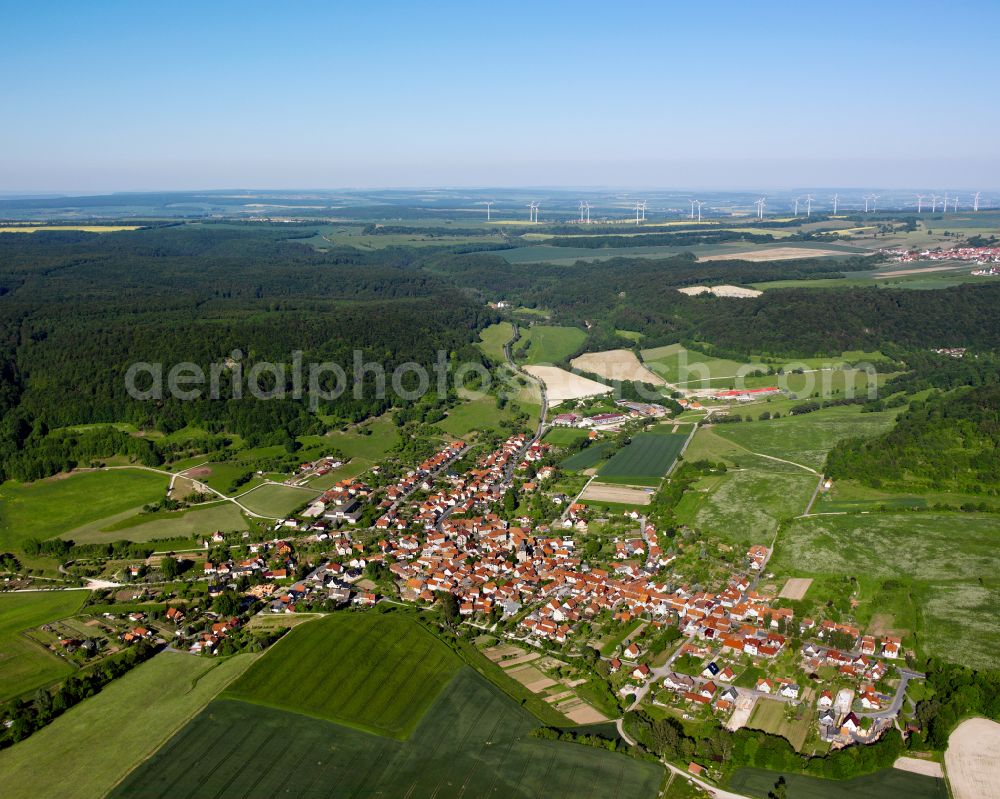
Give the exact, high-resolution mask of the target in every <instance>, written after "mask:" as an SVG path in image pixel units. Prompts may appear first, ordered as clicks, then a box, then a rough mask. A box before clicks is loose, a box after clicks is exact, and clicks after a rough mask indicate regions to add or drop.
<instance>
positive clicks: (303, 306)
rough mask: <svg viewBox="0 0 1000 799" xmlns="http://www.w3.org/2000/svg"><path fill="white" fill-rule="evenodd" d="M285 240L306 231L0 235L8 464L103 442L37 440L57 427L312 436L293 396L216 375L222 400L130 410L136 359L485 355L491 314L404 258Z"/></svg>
mask: <svg viewBox="0 0 1000 799" xmlns="http://www.w3.org/2000/svg"><path fill="white" fill-rule="evenodd" d="M308 233H309V232H308V231H307V233H306V235H308ZM289 235H291V236H293V237H294V236H301V235H303V234H302V232H301V231H299V230H293V231H288V233H284V232H282V233H278V232H275V231H274V230H273V229H272V230H253V229H249V230H243V229H237V230H234V229H228V228H213V227H210V226H209V227H204V228H196V227H186V228H184V227H182V228H177V227H175V228H162V229H152V230H143V231H136V232H134V233H115V234H108V235H104V236H97V235H93V234H86V233H65V232H55V231H53V232H46V233H42V234H34V235H31V236H22V235H19V236H0V281H2V283H3V285H4V286H6V288H7V293H6V294H5V295H4V296H3V297H0V370H2V377H3V384H2V385H3V390H2V392H0V410H2V411H3V422H2V424H0V463H2V464H4V465H5V468H4V471H5V472H6V473H8V474H10V473H14V474H17V475H18V476H21V477H34V476H40V475H41V474H44V473H51V471H52V470H53V469H55V468H56V467H57V466H58V465H60V464H62V465H66V464H67V463H71V462H72V459H73V458H75V457H76V456H77V455H80V456H82V455H84V454H87V455H96V454H98V453H97V450H99V449H100V446H98V444H100V445H107V444H112V443H115V442H114V441H112V438H114V437H113V436H112V437H108V436H107V435H104V436H103V437H101V438H99V439H97V440H94V441H91V440H90V438H91V437H92V436H93V434H88V435H86V436H83V437H82V439H81V436H80V435H78V434H72V435H61V436H49V435H48V430H51V429H54V428H59V427H63V426H69V425H78V424H85V423H99V422H132V423H134V424H136V425H137V426H138V427H140V428H146V429H158V430H161V431H164V432H170V431H172V430H177V429H179V428H182V427H184V426H186V425H195V426H198V427H202V428H204V429H207V430H209V431H210V432H213V433H221V432H223V431H226V432H230V433H237V434H239V435H241V436H242V437H244V438H245V439H246V440H247V441H248V442H249V443H251V444H274V443H282V442H284V441H287V440H288V439H289V438H292V437H294V436H297V435H302V434H305V433H315V432H320V431H322V429H323V426H322V425H320V424H319V423H318V421H317V420H316V418H315V416H314V415H313V414H311V413H310V412H309V409H308V408H307V405H306V401H305V400H302V401H295V400H292V399H284V400H271V401H268V402H259V401H257V400H255V399H253V398H247V399H242V400H239V399H232V398H231V397H232V392H231V391H230V390H229V386H230V384H231V379H230V378H231V373H230V372H229V371H228V370H227V371H226V372H225V373H224V374H223V376H222V381H221V382H222V386H221V387H222V392H221V394H222V397H223V398H222V399H220V400H210V399H207V398H203V399H198V400H195V401H184V402H182V401H179V400H171V399H169V398H168V399H164V400H163V401H159V402H154V401H149V402H138V401H136V400H133V399H132V398H130V397H129V396H128V394H127V392H126V388H125V372H126V370H127V368H128V367H129V365H130V364H132V363H135V362H139V361H142V362H150V363H162V364H164V371H166V370H167V369H169V368H170V367H171V366H173V365H174V364H177V363H181V362H191V363H195V364H198V365H199V366H201V367H202V368H203V369H205V370H206V372H207V371H208V369H209V367H210V365H211V364H213V363H218V362H221V361H223V360H224V359H226V358H227V357H228V356H230V355H231V353H233V352H234V351H236V350H238V351H240V352H242V353H243V358H242V361H241V362H242V363H244V364H246V366H247V368H249V366H250V365H252V364H253V363H255V362H258V361H270V362H275V363H281V364H288V363H289V362H290V361H291V358H292V354H293V352H295V351H302V353H303V355H302V358H303V360H304V362H305V363H309V362H311V361H317V362H326V361H332V362H334V363H337V364H339V365H340V366H342V367H343V368H344V369H345V371H346V372H347V373H348V375H350V374H351V372H352V365H353V351H354V350H360V351H361V352H362V356H363V358H364V360H365V361H371V362H377V363H379V364H381V365H383V366H384V368H385V369H386V370H387V371H389V372H391V370H392V369H393V368H395V367H396V366H398V365H400V364H402V363H407V362H416V363H420V364H423V365H425V366H427V367H430V366H431V365H432V364H433V363H434V362H435V357H436V354H437V352H438V350H443V351H444V352H445V353H446V354H447V355H449V356H451V357H454V358H455V359H456V360H463V361H468V360H478V359H481V358H482V355H481V353H480V351H479V349H478V348H477V347H475V346H474V342H475V341H476V340H477V331H478V330H479V329H480V328H482V327H483V326H484V325H485V324H488V323H489V322H490V321H492V320H493V318H494V317H493V315H492V312H491V311H489V310H488V309H487V308H485V307H484V306H483V305H482V304H480V303H478V302H475V301H473V300H472V299H470V298H469V297H467V296H465V295H463V293H462V292H461V291H460V290H459V289H457V288H455V287H454V286H452V285H450V284H449V283H448V282H446V281H443V280H441V279H440V278H439V277H436V276H434V275H432V274H430V273H429V272H427V271H426V270H423V269H421V268H419V266H417V265H416V264H415V262H414V259H413V251H411V250H404V249H393V250H385V251H377V252H373V253H362V252H359V251H357V250H353V249H344V250H337V251H334V252H331V253H317V252H314V251H313V250H312V249H311V248H309V247H306V246H303V245H301V244H299V243H297V242H295V241H294V240H289V239H288V238H287V237H288V236H289ZM289 379H290V375H289ZM372 379H373V378H372ZM371 387H372V384H371V383H369V389H370V388H371ZM392 405H393V398H392V397H391V396H388V397H384V398H379V397H377V396H375V392H374V391H373V390H366V391H365V392H364V396H362V397H361V398H360V399H357V398H355V397H354V396H353V395H352V393H351V392H350V391H347V392H345V393H344V394H343V395H342V396H341V397H339V398H338V399H336V400H333V401H328V402H325V403H324V404H323V405H322V407H321V409H320V410H322V411H323V412H324V413H327V414H331V415H333V416H334V417H335V418H337V417H339V418H341V419H343V420H345V421H356V420H360V419H364V418H367V417H368V416H372V415H376V414H379V413H382V412H384V411H385V410H388V409H389V408H390V407H391V406H392ZM116 440H117V439H116ZM118 443H121V442H118ZM122 446H123V447H125V449H122V448H119V449H116V450H112V451H109V452H105V453H104V454H105V455H110V454H114V453H115V452H118V453H119V454H129V455H132V456H134V457H139V458H141V459H143V460H144V461H147V462H148V460H150V459H155V457H156V456H155V454H153V453H151V452H150V451H149V447H148V445H146V446H145V447H144V446H143V445H142V444H141V443H136V444H133V443H130V442H127V441H126V443H125V444H124V445H122ZM133 450H135V451H133ZM139 450H142V451H141V452H140V451H139Z"/></svg>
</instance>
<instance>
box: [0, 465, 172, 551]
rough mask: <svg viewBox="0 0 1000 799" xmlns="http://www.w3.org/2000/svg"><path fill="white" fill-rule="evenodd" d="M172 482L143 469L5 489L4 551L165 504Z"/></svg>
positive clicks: (1, 498)
mask: <svg viewBox="0 0 1000 799" xmlns="http://www.w3.org/2000/svg"><path fill="white" fill-rule="evenodd" d="M167 483H168V479H167V478H166V477H164V476H163V475H160V474H155V473H154V472H145V471H141V470H139V469H115V470H109V471H97V472H79V473H77V474H73V475H70V476H68V477H50V478H48V479H46V480H38V481H36V482H34V483H14V482H6V483H4V484H3V485H0V549H3V550H16V549H19V548H20V546H21V543H22V542H23V541H24V540H25V539H27V538H38V539H42V540H44V539H47V538H55V537H56V536H58V535H61V534H62V533H65V532H67V531H69V530H72V529H74V528H76V527H80V526H81V525H84V524H87V523H88V522H92V521H96V520H98V519H104V518H106V517H108V516H111V515H113V514H116V513H121V512H123V511H126V510H130V509H132V508H136V509H138V508H139V507H141V506H142V505H144V504H146V503H148V502H156V501H157V500H159V499H162V498H163V496H164V495H165V493H166V489H167Z"/></svg>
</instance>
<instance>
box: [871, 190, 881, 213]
mask: <svg viewBox="0 0 1000 799" xmlns="http://www.w3.org/2000/svg"><path fill="white" fill-rule="evenodd" d="M881 196H882V195H881V194H873V195H872V213H873V214H874V213H875V203H876V202H878V198H879V197H881Z"/></svg>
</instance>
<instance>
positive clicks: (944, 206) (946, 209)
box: [941, 192, 948, 214]
mask: <svg viewBox="0 0 1000 799" xmlns="http://www.w3.org/2000/svg"><path fill="white" fill-rule="evenodd" d="M941 213H942V214H946V213H948V192H945V193H944V205H942V206H941Z"/></svg>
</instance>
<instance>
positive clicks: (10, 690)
mask: <svg viewBox="0 0 1000 799" xmlns="http://www.w3.org/2000/svg"><path fill="white" fill-rule="evenodd" d="M86 596H87V592H86V591H58V592H51V593H30V594H0V700H6V699H10V698H11V697H15V696H20V695H22V694H26V693H30V692H31V691H33V690H35V689H36V688H38V687H39V686H43V685H48V684H50V683H53V682H55V681H56V680H59V679H61V678H63V677H66V676H68V675H69V674H71V673H72V672H73V667H72V666H71V665H70V664H69V663H67V662H66V661H64V660H63V659H62V658H60V657H58V656H57V655H54V654H52V653H51V652H48V651H47V650H45V649H44V648H43V647H42V646H41V645H40V644H37V643H35V642H34V641H31V640H29V639H28V638H26V637H25V636H23V635H22V633H23V632H24V631H25V630H28V629H31V628H32V627H38V626H39V625H41V624H46V623H48V622H51V621H56V620H57V619H62V618H65V617H66V616H70V615H72V614H74V613H76V612H77V611H78V610H79V609H80V606H81V605H83V600H84V599H85V598H86Z"/></svg>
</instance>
